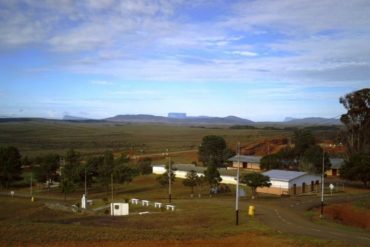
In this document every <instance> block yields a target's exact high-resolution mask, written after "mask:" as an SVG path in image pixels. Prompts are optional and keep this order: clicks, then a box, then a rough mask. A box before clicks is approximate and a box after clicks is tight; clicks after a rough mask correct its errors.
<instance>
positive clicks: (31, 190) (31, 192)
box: [30, 173, 33, 201]
mask: <svg viewBox="0 0 370 247" xmlns="http://www.w3.org/2000/svg"><path fill="white" fill-rule="evenodd" d="M32 177H33V173H31V184H30V194H31V201H33V187H32Z"/></svg>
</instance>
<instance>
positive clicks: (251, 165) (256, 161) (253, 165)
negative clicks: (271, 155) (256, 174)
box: [228, 155, 262, 171]
mask: <svg viewBox="0 0 370 247" xmlns="http://www.w3.org/2000/svg"><path fill="white" fill-rule="evenodd" d="M261 158H262V157H261V156H253V155H239V157H238V155H235V156H234V157H232V158H230V159H228V161H231V162H233V164H232V167H233V168H238V162H240V165H239V166H240V168H243V169H248V170H254V171H259V170H261V167H260V162H261Z"/></svg>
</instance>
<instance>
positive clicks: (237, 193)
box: [235, 142, 240, 225]
mask: <svg viewBox="0 0 370 247" xmlns="http://www.w3.org/2000/svg"><path fill="white" fill-rule="evenodd" d="M236 148H237V153H238V168H237V171H236V195H235V225H239V172H240V171H239V170H240V142H238V144H237V146H236Z"/></svg>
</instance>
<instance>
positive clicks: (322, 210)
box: [320, 147, 325, 218]
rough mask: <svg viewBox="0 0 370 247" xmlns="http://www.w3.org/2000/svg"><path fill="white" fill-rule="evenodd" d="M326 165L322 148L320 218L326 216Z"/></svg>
mask: <svg viewBox="0 0 370 247" xmlns="http://www.w3.org/2000/svg"><path fill="white" fill-rule="evenodd" d="M324 164H325V150H324V147H323V148H322V171H321V211H320V218H322V217H323V216H324V188H325V187H324V172H325V169H324Z"/></svg>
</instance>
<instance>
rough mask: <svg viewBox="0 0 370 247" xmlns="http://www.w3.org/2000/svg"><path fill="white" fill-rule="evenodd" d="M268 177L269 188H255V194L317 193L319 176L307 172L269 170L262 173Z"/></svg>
mask: <svg viewBox="0 0 370 247" xmlns="http://www.w3.org/2000/svg"><path fill="white" fill-rule="evenodd" d="M262 174H263V175H266V176H269V177H270V182H271V187H269V188H268V187H263V188H257V192H261V193H268V194H275V195H296V194H301V193H307V192H318V191H319V188H320V176H316V175H311V174H308V173H307V172H296V171H284V170H270V171H267V172H264V173H262Z"/></svg>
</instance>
